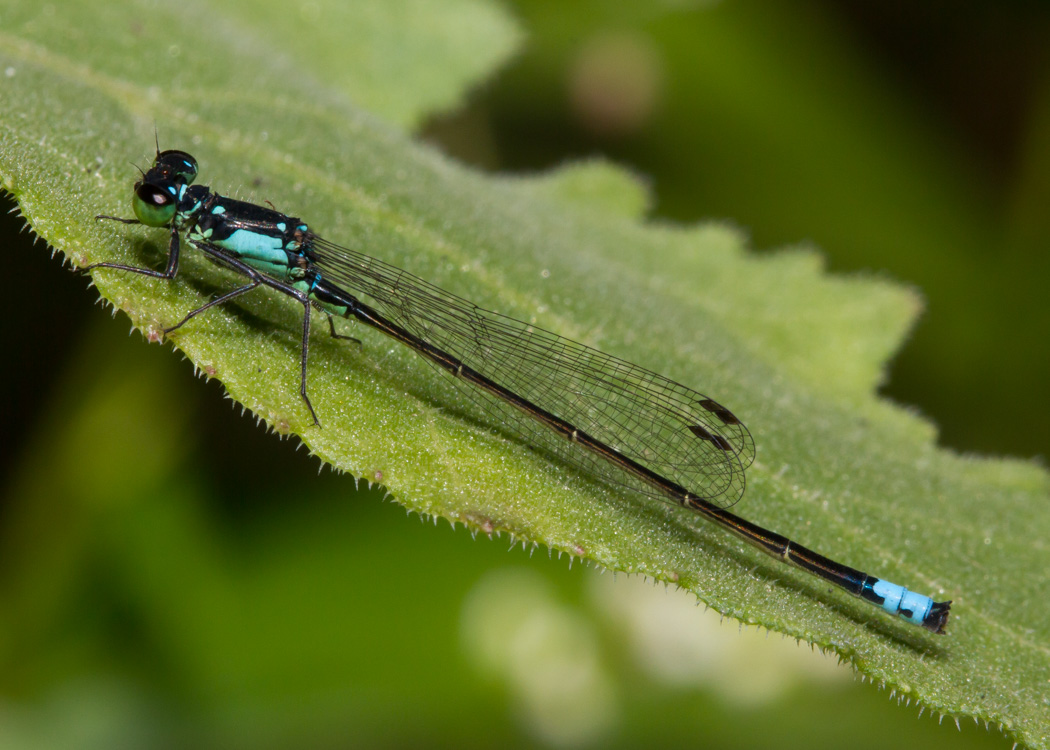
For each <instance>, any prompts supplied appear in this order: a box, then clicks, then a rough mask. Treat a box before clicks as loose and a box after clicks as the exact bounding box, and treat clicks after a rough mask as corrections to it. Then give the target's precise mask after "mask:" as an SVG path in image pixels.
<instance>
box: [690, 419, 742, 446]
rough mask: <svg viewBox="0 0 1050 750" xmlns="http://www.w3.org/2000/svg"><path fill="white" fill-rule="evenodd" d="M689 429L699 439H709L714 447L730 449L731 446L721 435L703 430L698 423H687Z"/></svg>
mask: <svg viewBox="0 0 1050 750" xmlns="http://www.w3.org/2000/svg"><path fill="white" fill-rule="evenodd" d="M689 431H690V432H691V433H693V434H694V435H696V436H697V437H698V438H700V439H701V440H708V441H710V442H711V443H713V444H714V446H715V447H716V448H719V449H721V450H724V451H727V450H730V449H732V446H731V445H730V444H729V441H728V440H726V439H725V438H724V437H722V436H721V435H716V434H715V433H713V432H709V431H708V430H705V429H704V428H703V427H701V426H700V425H698V424H693V425H689Z"/></svg>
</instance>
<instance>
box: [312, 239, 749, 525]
mask: <svg viewBox="0 0 1050 750" xmlns="http://www.w3.org/2000/svg"><path fill="white" fill-rule="evenodd" d="M311 244H312V246H313V250H314V254H315V256H316V262H317V266H318V268H319V269H320V270H321V273H322V275H323V277H324V278H327V279H328V280H329V282H332V283H334V284H336V285H337V286H340V287H341V288H343V289H344V290H345V291H347V292H349V293H351V294H354V295H355V296H356V297H357V298H358V299H360V300H361V301H362V302H364V303H365V304H367V305H370V306H372V307H374V308H375V309H376V310H377V311H378V312H379V313H381V314H382V315H384V316H386V317H387V318H389V319H390V320H391V321H393V322H394V323H396V324H397V325H399V326H401V327H403V328H404V329H406V330H407V331H409V332H410V333H412V334H413V335H415V336H417V337H419V338H420V339H422V340H423V341H426V342H427V343H429V344H432V345H433V346H436V347H438V348H439V349H442V350H444V351H445V352H447V353H448V354H450V355H452V356H453V357H456V358H457V359H459V360H461V361H462V362H463V363H464V364H466V365H467V366H469V367H471V368H473V369H475V370H477V371H478V372H479V373H481V374H482V375H484V376H485V377H487V378H490V379H491V380H493V381H495V382H496V383H498V384H500V385H502V386H503V387H504V388H507V389H508V390H510V391H513V392H514V393H516V394H518V395H519V396H521V397H523V398H525V399H527V400H529V401H531V402H532V403H533V404H535V405H536V406H538V407H540V408H541V409H543V410H545V411H548V412H550V413H552V414H554V415H556V416H558V417H560V418H561V419H564V420H565V421H567V422H569V423H571V424H573V425H574V426H576V427H577V428H578V429H580V430H583V431H584V432H587V433H589V434H590V435H591V436H593V437H594V438H596V439H597V440H599V441H601V442H603V443H605V444H607V445H609V446H611V447H613V448H615V449H617V450H619V451H620V452H621V453H622V454H624V455H625V456H627V457H629V458H631V459H633V460H634V461H636V462H637V463H639V464H641V465H643V466H645V467H647V468H649V469H650V470H652V471H654V472H656V473H657V474H660V475H661V476H663V477H665V478H667V479H669V480H671V481H673V482H675V483H677V484H679V485H681V486H682V487H684V488H686V489H687V490H689V491H690V492H692V493H694V494H696V495H699V496H700V497H703V498H705V499H707V500H709V501H711V502H712V503H714V504H716V505H719V506H721V507H729V506H731V505H733V504H734V503H735V502H736V501H737V500H739V499H740V496H741V495H742V494H743V491H744V486H745V479H744V470H745V469H746V468H747V467H748V466H750V465H751V462H752V461H753V460H754V457H755V444H754V440H753V439H752V438H751V433H749V432H748V430H747V428H746V427H744V425H743V424H741V422H740V421H739V420H738V419H737V418H736V417H735V416H734V415H733V413H732V412H730V411H729V410H728V409H726V408H725V407H724V406H722V405H721V404H719V403H717V402H716V401H714V400H713V399H710V398H708V397H707V396H705V395H703V394H701V393H698V392H696V391H694V390H692V389H690V388H687V387H686V386H684V385H681V384H680V383H676V382H674V381H673V380H668V379H667V378H665V377H663V376H661V375H658V374H657V373H655V372H652V371H650V370H646V369H644V368H642V367H639V366H638V365H634V364H631V363H630V362H626V361H624V360H622V359H618V358H617V357H612V356H609V355H608V354H603V353H602V352H600V351H598V350H597V349H592V348H591V347H588V346H584V345H583V344H579V343H577V342H575V341H571V340H569V339H566V338H563V337H561V336H558V335H557V334H555V333H551V332H550V331H545V330H543V329H541V328H537V327H536V326H533V325H530V324H528V323H525V322H522V321H520V320H515V319H514V318H509V317H507V316H505V315H500V314H498V313H494V312H490V311H488V310H484V309H482V308H480V307H478V306H477V305H474V304H472V303H471V302H469V301H467V300H465V299H462V298H460V297H457V296H455V295H453V294H450V293H448V292H446V291H444V290H442V289H440V288H438V287H436V286H434V285H433V284H429V283H427V282H426V281H423V280H422V279H419V278H417V277H415V276H413V275H411V274H410V273H407V272H406V271H402V270H401V269H399V268H395V267H394V266H391V265H389V264H387V263H384V262H383V261H381V260H378V259H376V258H372V257H370V256H368V255H363V254H361V253H358V252H355V251H353V250H350V249H349V248H345V247H342V246H340V245H335V244H333V243H330V242H328V241H327V240H324V239H322V238H320V237H316V236H315V237H313V238H312V239H311ZM435 369H437V370H438V371H439V372H443V373H445V374H446V375H448V376H449V377H452V376H451V375H449V374H448V373H447V372H446V371H445V370H442V369H441V368H438V367H435ZM452 379H453V380H454V381H455V382H456V384H457V385H458V386H459V387H460V388H461V389H462V390H464V391H465V392H466V393H467V394H468V396H469V397H470V398H471V400H472V401H474V402H475V403H478V404H479V405H480V406H481V407H482V408H483V409H484V410H485V411H486V412H488V414H489V415H491V417H493V418H494V419H495V420H496V421H497V423H498V424H499V426H500V427H501V428H502V429H503V430H505V431H507V432H509V433H511V434H512V435H515V436H517V437H519V438H521V439H523V440H524V441H525V442H526V443H528V444H530V445H532V446H534V447H537V448H540V449H541V450H544V451H548V452H549V453H551V454H553V455H555V456H557V457H558V458H560V459H561V460H563V461H564V462H566V463H568V464H569V465H571V466H574V467H577V468H578V469H580V470H582V471H584V472H586V473H588V474H590V475H592V476H595V477H598V478H600V479H602V480H605V481H607V482H612V483H615V484H618V485H621V486H626V487H628V488H630V489H632V490H634V491H637V492H641V493H643V494H646V495H650V496H653V497H658V498H660V499H663V500H667V501H671V498H668V497H665V496H664V494H663V493H661V492H660V491H659V490H657V489H656V488H655V487H653V486H652V485H650V484H648V483H646V482H645V481H643V480H642V479H640V478H638V477H636V476H634V475H633V474H630V473H629V472H627V471H625V470H623V469H621V468H620V467H619V466H617V465H616V464H615V463H612V462H610V461H608V460H606V459H604V458H602V457H601V456H599V455H597V454H595V453H592V452H591V451H588V450H586V449H585V448H582V447H581V446H579V445H578V444H577V443H574V442H571V441H568V440H566V439H565V438H564V437H561V436H559V435H558V434H557V433H555V432H553V431H552V430H551V429H549V428H547V427H545V426H544V425H543V424H541V423H539V422H537V421H535V420H533V419H531V418H529V417H528V416H526V415H525V414H524V413H523V412H521V411H519V410H518V409H516V408H515V407H513V406H511V405H510V404H508V403H506V402H504V401H502V400H500V399H498V398H496V397H494V396H491V395H489V394H488V393H487V392H485V391H483V390H482V389H480V388H476V387H474V386H473V385H470V384H469V383H467V382H465V381H463V380H460V379H458V378H454V377H453V378H452Z"/></svg>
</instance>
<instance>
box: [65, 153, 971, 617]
mask: <svg viewBox="0 0 1050 750" xmlns="http://www.w3.org/2000/svg"><path fill="white" fill-rule="evenodd" d="M196 177H197V161H196V159H194V158H193V157H192V156H190V155H189V154H187V153H185V152H184V151H176V150H170V151H163V152H160V151H159V149H158V153H157V156H156V159H155V160H154V162H153V166H152V167H150V169H149V170H148V171H147V172H145V173H144V174H143V175H142V178H141V179H140V180H139V181H138V182H136V183H135V187H134V197H133V199H132V207H133V209H134V212H135V216H136V217H137V218H135V219H121V218H117V217H114V216H98V217H96V218H98V219H108V220H112V221H119V222H122V223H125V224H144V225H146V226H149V227H166V228H167V229H168V231H169V241H168V261H167V267H166V268H165V269H164V270H163V271H155V270H151V269H148V268H140V267H137V266H130V265H124V264H120V263H95V264H92V265H89V266H86V267H85V269H84V270H97V269H102V268H115V269H119V270H122V271H131V272H133V273H139V274H143V275H145V276H152V277H155V278H160V279H173V278H175V275H176V274H177V273H178V270H179V252H180V237H181V236H182V234H185V238H186V241H187V242H188V243H189V244H190V245H192V246H193V247H195V248H197V249H198V250H200V251H201V252H202V253H204V254H205V256H207V257H208V259H210V260H211V261H213V262H215V263H217V264H218V265H220V266H223V267H225V268H228V269H232V270H233V271H236V272H238V273H240V274H242V275H243V276H244V277H246V278H247V280H248V281H247V283H246V284H244V285H242V286H239V287H237V288H236V289H233V290H232V291H229V292H227V293H225V294H223V295H221V296H219V297H217V298H215V299H213V300H211V301H210V302H208V303H206V304H204V305H201V306H200V307H198V308H197V309H195V310H192V311H190V312H189V313H187V314H186V316H185V317H184V318H183V319H182V320H181V321H179V322H178V323H177V324H175V325H174V326H172V327H171V328H168V329H166V330H165V333H171V332H172V331H174V330H175V329H177V328H180V327H181V326H183V325H185V324H186V322H187V321H189V320H190V319H191V318H193V317H194V316H195V315H197V314H199V313H201V312H204V311H205V310H207V309H209V308H211V307H214V306H215V305H220V304H223V303H225V302H229V301H230V300H232V299H234V298H236V297H239V296H241V295H243V294H246V293H248V292H250V291H251V290H253V289H255V288H257V287H260V286H264V287H269V288H271V289H275V290H277V291H278V292H281V293H282V294H286V295H288V296H289V297H291V298H293V299H295V300H296V301H297V302H298V303H299V304H301V305H302V306H303V329H302V353H301V363H300V364H301V375H300V385H299V392H300V394H301V395H302V399H303V401H304V403H305V404H306V407H307V408H308V409H309V410H310V415H311V416H312V418H313V420H314V423H315V424H317V423H318V420H317V414H316V412H315V411H314V407H313V404H311V403H310V398H309V396H308V395H307V389H306V380H307V378H306V369H307V368H306V363H307V354H308V351H309V343H310V315H311V309H317V310H319V311H320V312H322V313H323V314H324V315H326V316H327V319H328V325H329V331H330V333H331V335H332V336H334V337H336V338H350V337H349V336H342V335H340V334H339V333H337V332H336V329H335V324H334V322H333V316H339V317H344V318H350V319H354V320H357V321H358V322H360V323H363V324H365V325H367V326H370V327H372V328H374V329H376V330H378V331H381V332H382V333H384V334H386V335H387V336H390V337H391V338H393V339H396V340H397V341H399V342H401V343H402V344H404V345H405V346H408V347H410V348H411V349H412V350H414V351H415V352H416V353H417V354H419V355H420V356H421V357H423V358H424V359H425V360H427V361H428V362H430V363H431V364H432V365H434V366H435V368H436V369H437V370H438V371H440V372H442V373H445V374H446V375H447V376H449V377H451V378H453V379H454V380H455V381H456V382H457V384H462V385H463V387H464V388H465V390H466V391H468V392H469V393H470V394H471V395H472V397H473V398H474V400H475V401H476V402H478V403H479V404H480V405H481V406H482V407H483V408H484V409H486V410H487V411H488V412H489V413H490V414H491V415H492V416H493V417H494V419H495V420H496V421H497V424H498V425H499V426H500V427H501V428H502V429H503V430H505V431H508V432H510V433H512V434H515V435H517V436H519V437H521V438H522V439H523V440H525V442H526V443H528V444H531V445H533V446H535V447H538V448H540V449H541V450H543V451H547V452H549V453H550V454H553V455H554V456H556V457H558V458H560V459H562V460H563V461H565V462H566V463H567V464H569V465H571V466H573V467H575V468H577V469H580V470H582V471H584V472H587V473H588V474H590V475H592V476H595V477H598V478H600V479H602V480H605V481H607V482H611V483H614V484H617V485H620V486H625V487H627V488H629V489H631V490H633V491H636V492H640V493H643V494H646V495H649V496H652V497H657V498H660V499H662V500H665V501H669V502H672V503H674V504H677V505H680V506H683V507H685V508H689V509H690V510H693V511H695V512H697V513H699V514H700V515H702V516H703V517H704V518H707V519H708V520H710V521H713V522H715V523H716V524H718V525H720V526H722V527H724V528H725V529H728V530H729V531H731V532H733V533H735V534H737V535H738V536H740V537H741V538H743V539H744V540H745V541H747V542H749V543H751V544H753V545H754V546H756V547H758V548H759V549H761V550H763V551H764V552H767V553H769V554H771V555H773V556H774V557H777V558H779V559H780V560H782V561H784V562H787V563H791V564H793V565H796V566H798V567H800V568H802V569H803V570H807V571H809V572H810V573H812V574H814V575H816V576H819V577H820V578H822V579H824V580H826V581H828V582H830V583H833V584H835V585H836V586H839V587H841V588H843V589H845V590H846V591H848V592H849V593H851V594H853V595H854V596H859V597H861V598H862V599H865V600H867V601H869V602H871V603H873V604H875V605H877V606H879V607H881V608H882V609H884V610H885V611H886V612H888V613H890V614H892V615H898V616H900V617H902V618H904V619H905V620H907V621H908V622H910V623H913V624H915V625H920V626H922V627H924V628H926V629H928V630H931V631H933V632H935V633H943V632H944V626H945V623H946V622H947V620H948V614H949V610H950V606H951V602H950V601H948V602H935V601H933V600H932V599H931V598H930V597H927V596H923V595H921V594H916V593H914V592H911V591H908V590H907V589H905V588H904V587H902V586H898V585H896V584H893V583H890V582H888V581H884V580H882V579H880V578H876V577H875V576H871V575H868V574H867V573H862V572H861V571H859V570H855V569H853V568H851V567H848V566H846V565H843V564H841V563H838V562H835V561H833V560H830V559H828V558H827V557H824V556H823V555H820V554H817V553H816V552H813V551H812V550H810V549H807V548H806V547H803V546H802V545H801V544H798V543H796V542H793V541H791V540H789V539H788V538H787V537H784V536H781V535H780V534H776V533H774V532H772V531H769V530H767V529H764V528H762V527H761V526H757V525H755V524H753V523H750V522H748V521H745V520H744V519H743V518H740V517H739V516H736V515H734V514H732V513H730V512H729V511H727V510H726V508H728V507H730V506H732V505H733V504H734V503H735V502H736V501H737V500H738V499H739V498H740V496H741V495H742V494H743V491H744V483H745V481H744V471H745V469H747V467H748V466H750V465H751V462H752V461H753V460H754V457H755V445H754V441H753V440H752V438H751V434H750V433H749V432H748V430H747V428H746V427H744V425H743V424H742V423H741V422H740V420H739V419H737V417H736V416H735V415H734V414H733V413H732V412H731V411H730V410H729V409H727V408H726V407H724V406H722V405H721V404H719V403H718V402H717V401H714V400H713V399H710V398H708V397H707V396H704V395H703V394H701V393H697V392H696V391H694V390H691V389H690V388H687V387H686V386H684V385H680V384H679V383H676V382H674V381H672V380H668V379H667V378H664V377H662V376H660V375H658V374H656V373H654V372H651V371H649V370H646V369H644V368H642V367H639V366H637V365H634V364H631V363H630V362H626V361H624V360H622V359H617V358H616V357H611V356H609V355H607V354H603V353H601V352H599V351H597V350H596V349H592V348H590V347H588V346H584V345H582V344H578V343H576V342H574V341H570V340H569V339H566V338H563V337H561V336H558V335H557V334H554V333H551V332H549V331H545V330H543V329H540V328H537V327H536V326H533V325H530V324H528V323H524V322H522V321H519V320H515V319H513V318H509V317H506V316H503V315H499V314H498V313H493V312H490V311H488V310H484V309H482V308H479V307H477V306H476V305H473V304H471V303H470V302H468V301H467V300H464V299H462V298H460V297H457V296H455V295H453V294H449V293H448V292H446V291H444V290H442V289H439V288H438V287H436V286H434V285H432V284H429V283H427V282H425V281H423V280H421V279H419V278H417V277H415V276H413V275H411V274H409V273H407V272H406V271H402V270H401V269H399V268H395V267H394V266H391V265H389V264H387V263H384V262H383V261H381V260H378V259H376V258H373V257H370V256H368V255H364V254H362V253H359V252H356V251H354V250H351V249H350V248H346V247H342V246H340V245H336V244H335V243H332V242H329V241H328V240H325V239H323V238H321V237H319V236H318V235H316V234H314V233H313V232H312V231H311V230H310V228H309V227H308V226H307V224H306V223H304V222H303V221H301V220H300V219H298V218H295V217H292V216H287V215H285V214H282V213H280V212H278V211H276V210H274V209H272V208H267V207H264V206H259V205H256V204H253V203H246V202H244V201H238V200H233V199H231V198H227V197H225V196H222V195H218V194H217V193H215V192H212V191H211V190H210V189H208V188H207V187H205V186H202V185H194V184H193V182H194V180H195V179H196Z"/></svg>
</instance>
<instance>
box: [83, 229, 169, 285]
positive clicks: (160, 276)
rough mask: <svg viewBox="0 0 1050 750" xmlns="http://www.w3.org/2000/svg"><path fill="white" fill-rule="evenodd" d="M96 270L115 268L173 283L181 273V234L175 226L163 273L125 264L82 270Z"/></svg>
mask: <svg viewBox="0 0 1050 750" xmlns="http://www.w3.org/2000/svg"><path fill="white" fill-rule="evenodd" d="M95 219H96V220H98V219H109V220H110V221H119V222H120V223H121V224H141V223H142V222H141V221H139V220H138V219H121V218H119V217H116V216H103V215H99V216H96V217H95ZM95 268H115V269H117V270H118V271H131V272H132V273H137V274H141V275H143V276H151V277H153V278H155V279H167V280H168V281H171V280H172V279H174V278H175V274H177V273H178V272H179V233H178V231H176V229H175V227H174V226H173V227H172V228H171V239H170V240H169V241H168V266H167V268H165V269H164V270H163V271H154V270H153V269H152V268H140V267H139V266H128V265H125V264H123V263H92V264H91V265H89V266H84V267H83V268H81V269H80V270H81V271H83V272H85V273H86V272H87V271H91V270H93V269H95Z"/></svg>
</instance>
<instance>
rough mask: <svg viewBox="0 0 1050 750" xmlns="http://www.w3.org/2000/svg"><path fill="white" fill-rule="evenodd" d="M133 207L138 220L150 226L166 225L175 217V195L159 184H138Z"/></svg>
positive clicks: (132, 203)
mask: <svg viewBox="0 0 1050 750" xmlns="http://www.w3.org/2000/svg"><path fill="white" fill-rule="evenodd" d="M131 207H132V209H134V211H135V216H137V217H138V220H139V221H141V222H142V223H143V224H145V225H146V226H148V227H164V226H167V225H168V224H171V220H172V219H173V218H175V208H176V206H175V196H174V195H173V194H172V193H171V192H170V191H169V190H165V189H164V188H162V187H159V186H157V185H150V184H149V183H141V184H139V185H137V186H136V187H135V197H134V199H133V200H132V202H131Z"/></svg>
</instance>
